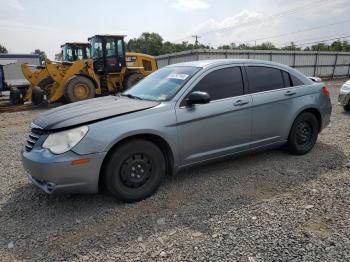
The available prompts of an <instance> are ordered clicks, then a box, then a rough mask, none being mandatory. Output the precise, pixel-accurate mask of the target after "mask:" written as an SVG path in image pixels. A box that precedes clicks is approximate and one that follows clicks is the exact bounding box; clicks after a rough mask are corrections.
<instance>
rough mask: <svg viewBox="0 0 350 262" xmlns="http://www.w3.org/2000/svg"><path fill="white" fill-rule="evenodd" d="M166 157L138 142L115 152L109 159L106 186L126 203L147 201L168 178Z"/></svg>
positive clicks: (106, 168)
mask: <svg viewBox="0 0 350 262" xmlns="http://www.w3.org/2000/svg"><path fill="white" fill-rule="evenodd" d="M165 166H166V165H165V158H164V155H163V153H162V151H161V150H160V149H159V148H158V147H157V146H156V145H155V144H154V143H152V142H150V141H147V140H143V139H135V140H132V141H129V142H127V143H123V144H122V145H120V146H118V147H117V148H116V149H114V150H113V151H112V152H111V154H110V155H109V156H108V158H107V160H106V164H105V166H104V172H103V182H104V186H105V188H106V189H107V191H108V192H109V193H111V194H112V195H114V196H115V197H116V198H117V199H119V200H121V201H124V202H135V201H140V200H142V199H145V198H147V197H149V196H151V195H152V194H153V193H155V192H156V190H157V189H158V187H159V185H160V184H161V182H162V180H163V178H164V176H165Z"/></svg>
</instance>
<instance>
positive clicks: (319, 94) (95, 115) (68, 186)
mask: <svg viewBox="0 0 350 262" xmlns="http://www.w3.org/2000/svg"><path fill="white" fill-rule="evenodd" d="M331 111H332V107H331V103H330V98H329V92H328V90H327V88H326V87H325V86H324V84H323V83H319V82H313V81H311V80H310V79H308V78H307V77H306V76H304V75H303V74H301V73H300V72H298V71H296V70H294V69H292V68H290V67H288V66H284V65H281V64H277V63H271V62H264V61H255V60H209V61H196V62H188V63H181V64H175V65H170V66H167V67H165V68H162V69H160V70H158V71H156V72H154V73H153V74H151V75H150V76H148V77H146V78H145V79H143V80H142V81H141V82H139V83H138V84H136V85H135V86H134V87H132V88H131V89H129V90H127V91H125V92H123V93H122V94H120V95H117V96H109V97H103V98H95V99H91V100H87V101H82V102H78V103H73V104H69V105H65V106H62V107H58V108H56V109H52V110H49V111H47V112H45V113H43V114H41V115H39V116H38V117H37V118H36V119H34V120H33V123H32V125H31V132H30V134H29V137H28V139H27V143H26V146H25V148H24V150H23V153H22V159H23V164H24V167H25V169H26V170H27V172H28V177H29V181H30V182H31V183H32V184H34V185H35V186H37V187H39V188H40V189H42V190H44V191H45V192H47V193H50V194H51V193H69V194H71V193H94V192H97V191H98V190H99V189H106V190H107V191H108V192H109V193H110V194H112V195H114V196H115V197H116V198H118V199H120V200H122V201H126V202H132V201H139V200H142V199H145V198H147V197H148V196H150V195H152V194H153V193H154V192H155V191H156V190H157V188H158V187H159V185H160V184H161V182H162V180H163V179H164V178H165V177H166V174H169V175H170V174H175V173H176V172H177V171H178V170H181V169H183V168H185V167H189V166H193V165H197V164H201V163H204V162H207V161H210V160H214V159H218V158H221V157H227V156H233V155H241V154H245V153H248V152H253V151H257V150H262V149H266V148H272V147H280V146H282V145H285V146H286V148H287V150H288V151H289V152H290V153H292V154H299V155H302V154H306V153H307V152H309V151H310V150H311V149H312V148H313V146H314V145H315V143H316V140H317V137H318V134H319V132H321V130H322V129H323V128H324V127H325V126H327V124H328V123H329V121H330V115H331ZM266 164H268V163H266Z"/></svg>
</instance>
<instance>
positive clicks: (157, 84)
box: [122, 66, 200, 101]
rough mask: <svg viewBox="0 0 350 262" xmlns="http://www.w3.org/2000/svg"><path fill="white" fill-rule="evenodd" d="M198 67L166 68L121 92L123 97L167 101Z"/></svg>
mask: <svg viewBox="0 0 350 262" xmlns="http://www.w3.org/2000/svg"><path fill="white" fill-rule="evenodd" d="M199 70H200V68H199V67H192V66H179V67H166V68H162V69H159V70H157V71H155V72H154V73H152V74H150V75H149V76H147V77H145V78H144V79H143V80H141V81H140V82H138V83H137V84H136V85H134V86H133V87H131V88H130V89H128V90H127V91H125V92H123V93H122V95H123V96H130V97H136V98H140V99H145V100H153V101H167V100H170V99H171V98H172V97H173V96H175V94H176V93H177V92H178V91H179V90H180V89H181V88H182V86H183V85H184V84H185V83H186V82H187V81H188V80H189V79H190V78H191V77H192V76H193V75H194V74H195V73H197V72H198V71H199Z"/></svg>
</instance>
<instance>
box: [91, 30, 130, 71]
mask: <svg viewBox="0 0 350 262" xmlns="http://www.w3.org/2000/svg"><path fill="white" fill-rule="evenodd" d="M89 41H90V45H91V47H92V48H91V58H92V59H93V60H94V70H95V72H96V73H98V74H109V73H119V72H120V71H121V70H122V68H123V67H125V66H126V62H125V49H124V48H125V45H124V36H123V35H120V36H119V35H115V36H108V35H105V36H103V35H95V36H93V37H90V38H89Z"/></svg>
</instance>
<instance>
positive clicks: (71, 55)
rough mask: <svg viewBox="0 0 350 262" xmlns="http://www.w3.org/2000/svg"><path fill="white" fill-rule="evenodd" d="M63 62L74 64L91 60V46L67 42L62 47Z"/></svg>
mask: <svg viewBox="0 0 350 262" xmlns="http://www.w3.org/2000/svg"><path fill="white" fill-rule="evenodd" d="M61 50H62V51H61V55H62V61H64V62H73V61H76V60H81V59H88V58H90V44H89V43H78V42H67V43H65V44H63V45H61Z"/></svg>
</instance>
